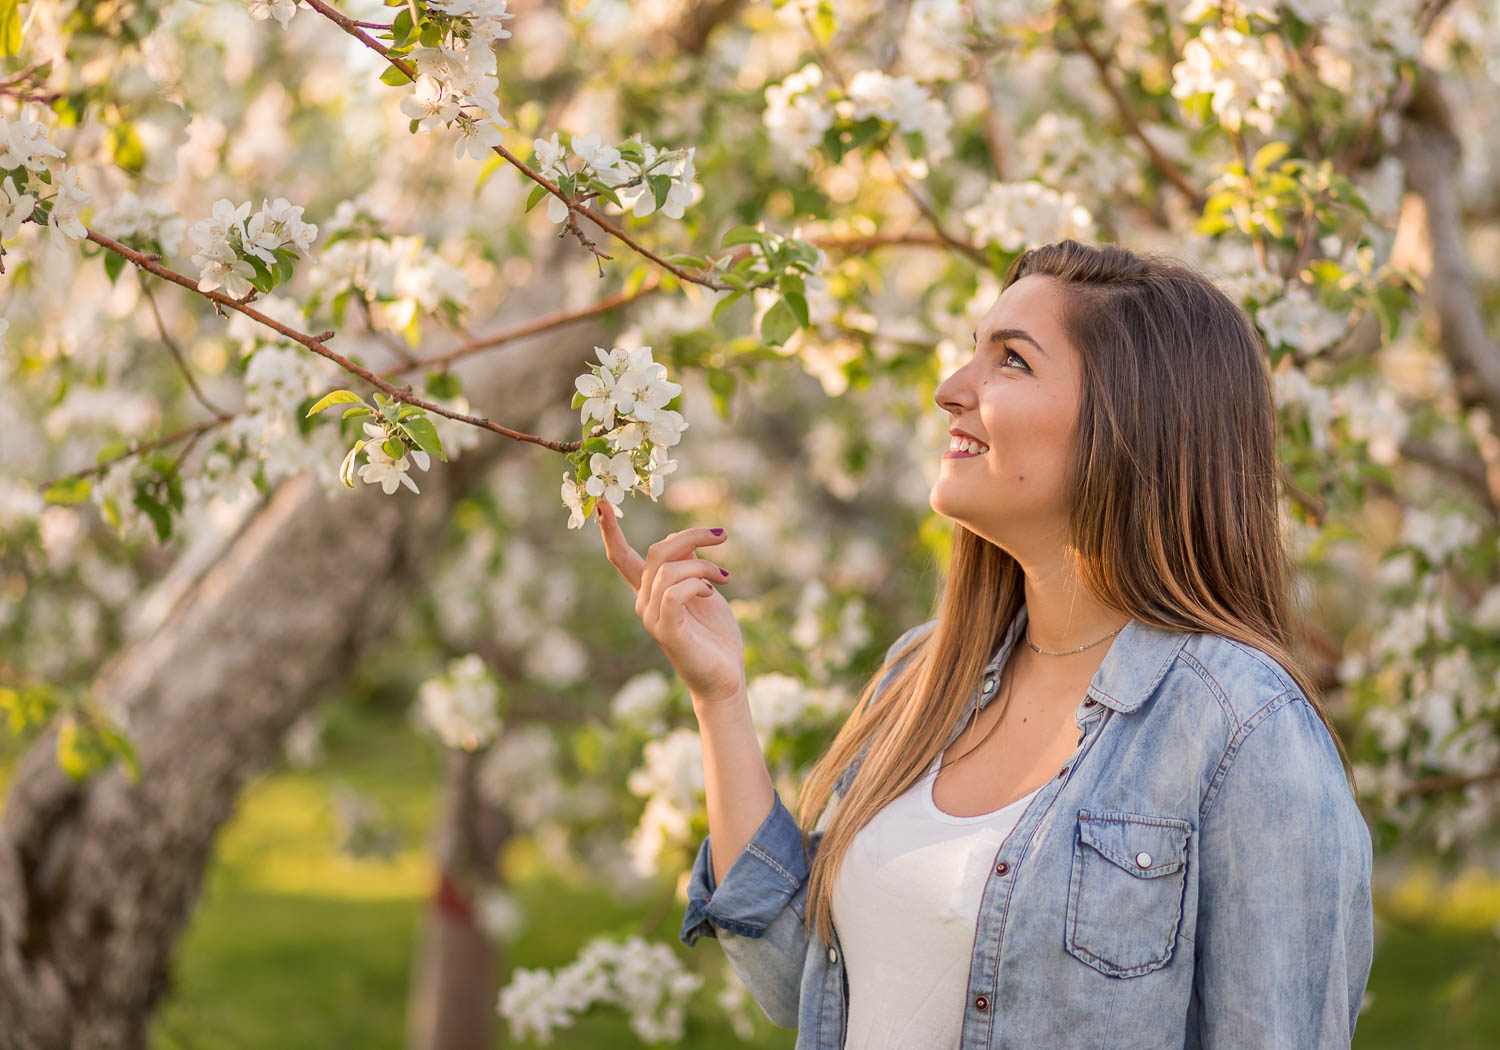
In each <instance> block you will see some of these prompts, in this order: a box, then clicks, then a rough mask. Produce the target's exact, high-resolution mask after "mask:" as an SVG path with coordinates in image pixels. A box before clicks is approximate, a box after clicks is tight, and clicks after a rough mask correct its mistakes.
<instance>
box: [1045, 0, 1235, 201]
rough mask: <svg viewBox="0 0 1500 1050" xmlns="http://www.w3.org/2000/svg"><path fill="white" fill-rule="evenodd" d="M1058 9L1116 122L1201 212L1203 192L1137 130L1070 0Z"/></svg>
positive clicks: (1130, 109)
mask: <svg viewBox="0 0 1500 1050" xmlns="http://www.w3.org/2000/svg"><path fill="white" fill-rule="evenodd" d="M1058 7H1059V10H1061V11H1062V12H1063V13H1064V14H1066V15H1067V17H1068V25H1069V27H1070V28H1071V29H1072V30H1073V35H1074V37H1076V38H1077V40H1078V48H1079V50H1081V51H1082V52H1083V53H1084V54H1085V55H1087V56H1088V59H1089V61H1090V62H1091V63H1093V66H1094V70H1095V71H1096V72H1097V73H1098V74H1099V83H1100V84H1102V85H1103V86H1104V90H1105V91H1106V92H1108V94H1109V97H1110V99H1111V101H1113V102H1114V106H1115V111H1116V112H1117V113H1119V115H1120V119H1121V120H1123V121H1124V122H1125V127H1126V128H1127V129H1128V130H1129V131H1130V134H1131V135H1132V136H1134V137H1135V139H1136V141H1138V142H1139V143H1140V144H1141V146H1142V148H1144V149H1145V151H1146V154H1147V155H1148V156H1149V157H1150V158H1151V163H1152V164H1153V165H1155V166H1156V169H1157V170H1158V171H1160V172H1161V173H1162V175H1164V176H1165V177H1166V179H1167V181H1168V182H1170V183H1171V184H1172V185H1173V186H1175V187H1177V189H1178V191H1179V192H1181V193H1182V195H1183V196H1184V197H1186V198H1187V199H1188V203H1189V204H1191V205H1192V206H1193V208H1194V209H1195V210H1197V211H1202V210H1203V205H1204V204H1205V203H1206V202H1207V198H1206V197H1205V196H1204V195H1203V191H1201V190H1200V189H1198V188H1197V187H1196V186H1194V185H1193V183H1192V182H1191V181H1190V180H1189V179H1188V177H1187V176H1186V175H1184V174H1183V173H1182V171H1181V169H1179V168H1178V167H1177V165H1175V164H1173V163H1172V161H1171V160H1170V159H1168V157H1167V155H1166V154H1165V153H1163V152H1162V151H1161V150H1160V149H1158V148H1157V145H1156V143H1154V142H1152V141H1151V139H1150V137H1149V136H1148V135H1147V134H1146V129H1145V128H1143V127H1141V122H1140V120H1138V119H1137V118H1136V115H1135V108H1134V107H1133V106H1131V104H1130V100H1129V99H1128V98H1126V97H1125V93H1124V92H1123V91H1122V90H1120V88H1119V86H1118V85H1116V84H1115V82H1114V78H1113V77H1111V76H1110V75H1109V59H1108V58H1107V57H1106V56H1105V55H1104V53H1103V52H1102V51H1100V50H1099V49H1098V48H1097V47H1095V46H1094V44H1093V42H1092V41H1090V40H1089V38H1088V36H1087V35H1086V34H1085V33H1084V31H1083V26H1081V25H1080V24H1079V22H1080V19H1079V16H1078V9H1077V8H1076V7H1075V6H1074V5H1073V2H1072V0H1060V3H1059V5H1058Z"/></svg>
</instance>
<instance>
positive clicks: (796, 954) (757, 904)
mask: <svg viewBox="0 0 1500 1050" xmlns="http://www.w3.org/2000/svg"><path fill="white" fill-rule="evenodd" d="M809 838H810V840H811V845H810V848H811V849H812V852H813V854H814V855H816V853H817V848H816V845H817V842H818V840H820V839H821V838H822V834H821V833H820V832H813V833H812V834H811V835H810V836H809ZM711 841H712V836H711V835H710V836H709V837H708V838H705V839H704V840H703V844H702V845H701V846H700V847H699V848H698V856H697V859H696V860H695V861H694V862H693V873H692V876H691V877H690V879H689V880H688V890H687V892H688V909H687V914H686V915H685V916H684V917H683V921H682V934H681V937H682V943H684V944H686V945H688V946H689V947H692V945H694V944H695V943H697V941H698V938H699V937H702V936H703V935H704V934H707V935H708V936H710V937H715V938H717V939H718V941H719V943H720V945H721V946H722V947H723V949H724V954H725V955H726V956H727V957H728V959H729V964H730V965H731V966H732V967H734V971H735V973H737V974H739V977H740V980H742V981H744V982H745V987H747V988H749V989H750V993H751V994H752V995H753V996H754V997H755V1000H756V1002H758V1003H760V1006H761V1009H763V1010H764V1011H765V1012H766V1016H767V1017H769V1018H770V1019H771V1021H772V1023H773V1024H776V1025H778V1026H780V1027H782V1028H795V1027H796V1026H797V1013H798V1006H799V1002H800V999H801V984H802V970H803V967H804V965H805V963H806V959H807V944H808V933H807V930H806V928H805V925H804V923H805V916H806V913H807V905H806V901H807V879H808V873H809V868H808V858H807V857H805V856H804V855H803V850H802V832H801V829H800V828H799V826H798V824H797V822H796V820H795V819H794V818H793V817H792V814H791V812H790V811H789V810H788V809H787V808H786V805H785V804H784V803H783V802H782V801H781V793H780V792H779V791H777V792H776V793H775V801H774V802H773V804H772V806H771V812H770V814H768V815H767V817H766V819H765V820H764V821H763V822H762V823H761V826H760V827H759V829H757V830H756V832H755V835H754V837H753V838H752V839H751V840H750V842H749V844H748V845H746V846H745V849H744V850H743V851H742V852H741V853H740V855H739V856H738V857H737V858H735V861H734V863H733V864H731V865H730V866H729V870H728V871H726V872H725V873H724V881H723V882H721V883H719V884H718V885H715V884H714V869H713V853H712V851H711Z"/></svg>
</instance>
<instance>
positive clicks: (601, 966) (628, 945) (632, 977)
mask: <svg viewBox="0 0 1500 1050" xmlns="http://www.w3.org/2000/svg"><path fill="white" fill-rule="evenodd" d="M702 984H703V977H702V975H700V974H696V973H691V972H689V971H688V970H686V969H685V968H684V967H683V965H682V962H681V960H679V959H678V958H677V955H676V953H675V952H673V951H672V949H671V948H670V947H669V946H667V945H665V944H661V943H653V942H651V941H647V940H646V939H645V938H643V937H641V936H639V935H634V934H633V935H631V936H630V937H628V938H626V939H625V940H624V941H623V942H615V941H611V940H608V939H607V938H603V937H600V938H595V939H594V940H592V941H590V942H589V943H588V944H587V945H585V946H584V948H583V951H581V952H579V954H578V958H577V959H575V960H574V961H573V962H571V963H569V964H568V965H567V966H565V967H562V968H560V969H559V970H558V971H557V972H556V973H549V972H548V971H546V970H542V969H528V968H526V967H517V968H516V970H515V972H514V973H513V974H512V976H511V980H510V983H509V984H507V985H506V986H505V988H503V989H502V990H501V992H500V999H499V1003H498V1010H499V1013H500V1015H501V1016H502V1017H504V1018H505V1019H506V1021H507V1022H508V1023H509V1025H510V1035H511V1038H512V1039H514V1040H516V1041H518V1042H524V1041H526V1040H529V1039H534V1040H535V1041H537V1042H539V1043H542V1044H548V1043H551V1042H552V1040H553V1037H554V1033H555V1030H556V1029H558V1028H566V1027H568V1026H569V1025H571V1024H572V1023H573V1022H574V1021H575V1020H576V1019H577V1017H578V1016H579V1015H580V1014H583V1013H584V1012H586V1011H587V1010H588V1009H589V1008H590V1007H592V1006H593V1005H594V1004H595V1003H601V1004H605V1005H610V1006H617V1007H619V1008H620V1009H622V1010H628V1011H629V1012H630V1027H631V1030H632V1031H634V1032H635V1034H636V1035H637V1036H639V1037H640V1039H641V1040H642V1041H643V1042H646V1043H652V1044H655V1043H660V1042H663V1041H666V1042H673V1043H675V1042H679V1041H681V1039H682V1029H683V1022H684V1021H685V1020H686V1011H685V1003H686V1002H687V999H688V997H689V996H691V995H692V994H693V993H694V992H695V991H697V990H698V989H699V987H701V986H702Z"/></svg>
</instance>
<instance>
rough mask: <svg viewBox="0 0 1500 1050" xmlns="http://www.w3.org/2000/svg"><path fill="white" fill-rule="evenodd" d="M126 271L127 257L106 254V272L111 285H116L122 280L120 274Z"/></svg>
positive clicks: (110, 253)
mask: <svg viewBox="0 0 1500 1050" xmlns="http://www.w3.org/2000/svg"><path fill="white" fill-rule="evenodd" d="M124 270H125V256H123V255H117V254H115V253H114V252H109V251H107V252H105V253H104V272H105V274H106V275H107V276H108V277H109V283H110V284H114V283H115V282H116V281H117V280H119V279H120V274H121V273H122V272H124Z"/></svg>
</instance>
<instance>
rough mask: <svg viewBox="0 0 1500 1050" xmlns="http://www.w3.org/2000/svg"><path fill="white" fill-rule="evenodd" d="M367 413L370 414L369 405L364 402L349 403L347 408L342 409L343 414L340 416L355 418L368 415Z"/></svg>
mask: <svg viewBox="0 0 1500 1050" xmlns="http://www.w3.org/2000/svg"><path fill="white" fill-rule="evenodd" d="M369 414H370V406H369V405H366V404H358V405H350V406H349V407H348V408H346V409H344V414H343V416H342V417H340V418H342V419H357V418H358V417H360V416H368V415H369Z"/></svg>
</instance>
